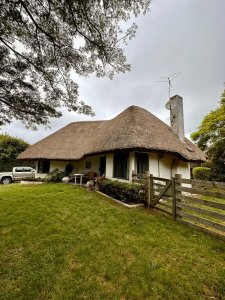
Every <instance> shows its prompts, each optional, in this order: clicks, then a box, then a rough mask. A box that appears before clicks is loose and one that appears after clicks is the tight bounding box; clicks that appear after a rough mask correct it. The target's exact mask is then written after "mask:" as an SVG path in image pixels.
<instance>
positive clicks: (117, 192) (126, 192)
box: [98, 179, 145, 203]
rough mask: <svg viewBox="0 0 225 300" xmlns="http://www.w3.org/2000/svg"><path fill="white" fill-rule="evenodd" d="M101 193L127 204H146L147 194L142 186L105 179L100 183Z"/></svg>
mask: <svg viewBox="0 0 225 300" xmlns="http://www.w3.org/2000/svg"><path fill="white" fill-rule="evenodd" d="M98 185H99V191H101V192H102V193H104V194H106V195H108V196H110V197H112V198H114V199H117V200H120V201H122V202H125V203H143V202H145V193H144V190H143V186H141V185H140V184H132V183H124V182H119V181H112V180H108V179H104V180H102V181H101V182H98Z"/></svg>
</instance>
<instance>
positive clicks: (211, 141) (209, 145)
mask: <svg viewBox="0 0 225 300" xmlns="http://www.w3.org/2000/svg"><path fill="white" fill-rule="evenodd" d="M191 138H192V139H193V140H194V141H195V142H196V143H197V144H198V146H199V147H200V148H201V149H202V150H204V151H206V152H207V154H208V157H209V162H210V165H211V178H212V179H213V180H220V181H225V90H224V91H223V93H222V95H221V99H220V105H219V107H218V108H217V109H215V110H213V111H211V112H210V113H209V114H208V115H206V116H205V117H204V119H203V120H202V122H201V124H200V126H199V127H198V130H197V131H195V132H193V133H192V134H191Z"/></svg>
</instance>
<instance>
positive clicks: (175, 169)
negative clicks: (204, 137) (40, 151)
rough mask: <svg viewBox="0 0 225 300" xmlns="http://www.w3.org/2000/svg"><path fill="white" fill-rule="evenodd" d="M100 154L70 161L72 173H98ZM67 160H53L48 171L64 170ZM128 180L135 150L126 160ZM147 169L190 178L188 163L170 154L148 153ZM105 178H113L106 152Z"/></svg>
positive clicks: (111, 166)
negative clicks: (87, 163)
mask: <svg viewBox="0 0 225 300" xmlns="http://www.w3.org/2000/svg"><path fill="white" fill-rule="evenodd" d="M101 156H102V155H94V156H88V157H85V159H82V160H80V161H79V162H75V161H71V163H72V164H73V166H74V169H73V171H72V174H75V173H88V172H89V171H95V172H97V173H99V161H100V157H101ZM86 161H90V162H91V167H90V168H86ZM68 163H70V162H69V161H54V160H52V161H51V163H50V171H52V170H53V169H56V168H58V169H59V170H60V171H64V170H65V166H66V165H67V164H68ZM128 169H129V180H130V181H131V179H132V171H133V170H134V171H136V161H135V152H130V156H129V160H128ZM149 171H150V174H153V176H157V177H163V178H168V179H169V178H171V174H172V176H174V175H175V174H181V175H182V177H183V178H188V179H189V178H190V163H189V162H184V161H181V160H178V159H177V158H175V156H173V155H172V154H164V155H160V154H158V153H149ZM105 175H106V178H109V179H113V154H106V174H105ZM45 176H46V174H39V173H36V177H37V178H38V177H41V178H44V177H45Z"/></svg>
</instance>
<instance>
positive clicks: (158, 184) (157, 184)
mask: <svg viewBox="0 0 225 300" xmlns="http://www.w3.org/2000/svg"><path fill="white" fill-rule="evenodd" d="M155 186H156V187H157V186H159V187H162V188H164V187H165V186H166V184H162V183H157V182H153V187H155Z"/></svg>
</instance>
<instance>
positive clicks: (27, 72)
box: [0, 0, 150, 129]
mask: <svg viewBox="0 0 225 300" xmlns="http://www.w3.org/2000/svg"><path fill="white" fill-rule="evenodd" d="M149 3H150V0H107V1H106V0H76V1H75V0H0V125H3V124H6V123H10V122H11V120H12V119H13V118H15V119H17V120H20V121H22V122H23V123H24V124H25V125H26V126H27V127H32V128H34V129H35V127H36V125H37V124H48V122H49V121H48V120H49V117H60V116H61V112H60V109H59V108H60V107H62V106H64V107H66V108H67V109H68V110H69V111H76V112H78V113H84V114H87V115H92V114H93V112H92V110H91V107H90V106H88V105H86V104H85V103H84V102H83V101H79V100H78V85H77V84H76V83H75V82H74V81H73V80H72V79H71V71H72V70H74V71H75V72H76V73H77V74H78V75H81V76H87V75H89V74H91V73H95V74H96V75H97V76H98V77H101V76H109V77H110V78H112V76H113V75H114V74H115V73H117V72H125V71H127V70H129V69H130V65H129V64H127V62H126V57H125V55H124V52H123V49H122V43H125V44H126V43H127V41H128V40H129V39H131V38H132V37H133V36H134V35H135V32H136V28H137V27H136V25H135V24H133V25H131V27H129V28H128V29H127V30H124V21H127V20H128V19H130V18H131V17H132V16H133V15H134V16H137V15H138V14H140V13H145V12H146V11H147V9H148V7H149Z"/></svg>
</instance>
